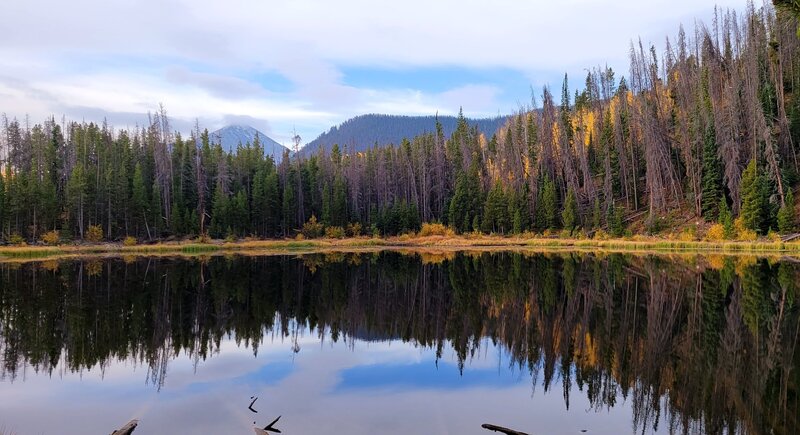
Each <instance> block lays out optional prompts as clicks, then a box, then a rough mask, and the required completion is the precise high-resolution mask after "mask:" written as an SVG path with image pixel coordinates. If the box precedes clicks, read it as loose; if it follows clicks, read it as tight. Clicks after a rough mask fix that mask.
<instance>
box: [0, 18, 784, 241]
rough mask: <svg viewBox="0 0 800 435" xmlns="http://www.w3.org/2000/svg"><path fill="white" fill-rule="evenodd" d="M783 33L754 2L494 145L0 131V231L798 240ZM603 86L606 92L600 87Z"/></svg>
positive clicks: (553, 101) (142, 236)
mask: <svg viewBox="0 0 800 435" xmlns="http://www.w3.org/2000/svg"><path fill="white" fill-rule="evenodd" d="M797 24H798V23H797V19H796V18H795V16H794V15H793V14H792V13H790V12H788V11H785V10H783V9H779V10H777V11H776V10H775V9H774V8H773V7H772V6H771V5H765V6H764V7H761V8H756V7H755V6H753V5H752V4H750V5H749V6H748V7H747V9H746V10H744V11H743V12H737V11H735V10H717V12H716V14H715V19H714V20H713V23H711V24H710V25H705V24H702V23H700V24H697V25H696V26H695V27H694V29H691V30H688V31H687V30H686V29H684V28H683V27H680V28H679V29H678V31H677V34H675V35H673V36H671V37H670V38H667V40H666V42H665V44H664V47H663V49H657V48H656V46H655V45H649V46H648V45H645V44H643V43H642V42H641V40H637V41H634V42H632V43H631V45H630V47H629V53H630V69H629V71H628V75H627V76H621V75H619V74H618V72H616V71H613V70H611V69H610V68H606V67H597V68H593V69H592V70H591V71H589V72H588V73H587V75H586V77H585V80H584V81H583V84H582V89H580V90H575V91H574V92H573V91H571V88H570V82H569V81H568V78H567V77H566V75H565V77H564V81H563V85H562V87H561V90H560V92H559V93H556V95H553V92H552V91H551V90H550V89H549V88H548V87H545V88H544V89H543V90H542V92H541V95H540V97H537V98H536V99H534V100H533V101H531V103H530V106H528V107H521V108H520V109H519V110H518V112H517V113H515V114H514V115H512V116H510V117H509V118H508V119H507V121H506V123H505V125H503V126H502V127H501V128H500V129H498V130H497V132H496V133H494V134H491V135H489V134H484V133H482V132H481V131H480V130H479V129H478V128H477V127H476V126H474V125H470V123H469V122H468V121H467V120H466V119H465V118H464V117H463V116H462V115H460V116H459V118H458V120H457V125H456V127H455V129H454V131H453V132H452V134H449V135H446V134H445V133H444V130H443V128H442V124H441V123H440V122H438V121H437V120H435V119H434V120H433V125H432V126H431V128H430V132H429V133H424V134H421V135H419V136H416V137H412V138H408V139H404V140H402V141H401V142H400V143H397V144H380V145H375V146H372V147H370V148H369V149H366V150H363V151H356V150H352V151H350V150H348V149H347V147H339V146H333V147H331V148H330V149H329V150H328V149H325V148H322V147H320V148H318V149H316V150H311V152H308V153H300V154H299V155H296V156H292V157H291V158H289V156H284V158H283V159H282V161H281V162H280V164H276V163H275V162H274V161H273V160H272V158H271V157H267V156H265V153H264V149H263V146H262V144H261V143H260V141H259V140H254V141H253V143H245V144H241V145H240V146H239V147H237V149H235V150H234V151H232V152H226V151H224V150H223V148H222V147H221V146H220V144H218V143H213V141H212V140H211V139H210V137H209V134H208V132H207V130H203V129H201V128H200V126H197V127H196V128H195V129H194V130H193V131H192V132H190V133H189V134H188V135H184V134H181V133H180V132H176V131H173V129H172V128H171V126H170V119H169V116H168V114H167V111H166V109H165V108H164V107H163V106H162V107H160V108H159V110H158V111H156V112H155V113H153V114H151V116H150V117H149V119H150V121H149V123H148V125H144V126H140V127H137V128H133V129H129V130H126V129H115V128H114V127H113V126H111V125H108V124H107V123H100V124H97V123H86V122H74V121H69V120H65V119H61V120H57V119H56V118H55V117H51V118H50V119H47V120H44V121H43V122H41V123H34V124H32V123H31V122H30V121H29V120H28V119H27V118H26V119H23V120H21V121H20V120H18V119H9V118H8V117H5V116H4V117H3V119H2V134H0V145H1V148H0V157H1V158H2V171H1V172H2V176H1V177H0V228H2V230H0V234H1V236H0V237H2V239H3V240H4V241H6V242H11V243H22V242H25V241H38V240H44V241H48V240H49V241H51V242H52V241H53V240H90V241H100V240H122V239H125V238H133V239H134V240H135V239H138V240H158V239H164V238H170V237H172V238H185V237H204V238H205V237H212V238H238V237H248V236H249V237H259V238H272V237H291V236H295V235H297V234H298V233H302V234H304V235H307V236H312V237H313V236H314V235H321V234H325V231H326V228H327V230H330V231H328V232H327V233H328V234H329V235H332V236H342V235H344V234H349V235H357V234H368V235H379V236H384V235H393V234H401V233H405V232H410V231H416V230H419V229H420V227H421V225H422V224H423V223H440V224H443V225H447V226H449V227H450V228H452V230H453V231H455V232H456V233H468V232H484V233H495V234H511V233H514V234H517V233H523V232H536V233H543V232H558V231H561V232H562V233H564V232H566V233H567V235H569V236H572V235H574V234H577V233H580V234H588V233H589V232H598V231H601V230H602V231H603V232H606V233H609V234H611V235H613V236H622V235H624V234H626V233H629V232H630V231H631V229H630V228H626V226H628V225H629V223H630V222H631V221H630V219H628V218H629V217H631V216H642V218H641V225H640V227H637V228H636V229H635V230H636V231H637V232H643V233H651V234H658V233H659V232H660V231H662V230H663V229H664V228H666V227H669V226H670V225H673V224H675V223H676V222H679V221H693V222H694V221H702V222H707V223H709V224H714V225H712V226H711V229H709V232H711V231H712V230H713V231H714V232H715V234H716V236H717V237H719V238H725V239H732V238H750V239H752V238H755V237H757V236H758V235H767V234H768V233H771V232H780V233H792V232H794V231H796V218H795V214H796V211H795V201H794V193H795V192H794V189H795V187H796V185H797V184H798V179H799V177H798V173H799V172H798V169H800V166H798V165H799V163H798V156H797V154H798V150H797V144H798V142H800V38H798V34H797V28H798V25H797ZM618 76H619V78H617V77H618Z"/></svg>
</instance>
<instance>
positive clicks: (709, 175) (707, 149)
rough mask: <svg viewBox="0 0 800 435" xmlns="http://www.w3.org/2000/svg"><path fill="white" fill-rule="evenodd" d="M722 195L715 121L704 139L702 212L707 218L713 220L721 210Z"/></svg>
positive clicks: (708, 128) (707, 129)
mask: <svg viewBox="0 0 800 435" xmlns="http://www.w3.org/2000/svg"><path fill="white" fill-rule="evenodd" d="M721 195H722V168H721V164H720V161H719V157H718V156H717V142H716V134H715V132H714V125H713V123H712V124H711V125H709V126H708V127H707V128H706V133H705V138H704V141H703V196H702V212H703V217H704V218H705V219H706V220H709V221H713V220H714V219H716V218H717V212H718V211H719V201H718V198H719V197H720V196H721Z"/></svg>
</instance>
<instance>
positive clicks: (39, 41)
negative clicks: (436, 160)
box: [0, 0, 746, 143]
mask: <svg viewBox="0 0 800 435" xmlns="http://www.w3.org/2000/svg"><path fill="white" fill-rule="evenodd" d="M717 5H719V6H721V7H733V8H736V9H739V10H743V9H744V7H745V6H746V3H745V1H742V0H737V1H734V0H720V1H719V2H717ZM713 8H714V3H712V2H705V1H698V0H648V1H633V0H623V1H610V0H561V1H551V0H536V1H533V0H529V1H520V0H493V1H491V2H489V1H474V0H441V1H431V0H406V1H403V2H391V3H389V2H380V1H374V0H369V1H367V0H338V1H319V2H312V1H306V0H291V1H290V0H278V1H267V0H228V1H217V0H191V1H189V0H159V1H138V0H113V1H100V0H72V1H69V2H60V1H55V0H9V1H7V2H5V4H4V5H3V18H2V20H0V35H2V36H0V112H5V113H7V114H8V115H9V116H16V117H20V118H21V117H23V116H25V115H26V114H28V115H30V116H31V118H32V119H33V120H36V121H38V120H41V119H44V117H46V116H49V115H51V114H53V115H55V116H56V117H61V116H62V115H64V116H66V117H68V118H70V119H78V120H80V119H85V120H87V121H91V120H102V118H104V117H105V118H108V120H109V121H110V122H111V123H113V124H114V125H117V126H119V127H124V126H133V125H134V124H136V123H137V122H138V123H142V122H144V121H145V120H146V114H147V112H148V111H154V110H156V108H157V107H158V104H159V103H160V102H161V103H164V105H165V106H166V108H167V111H168V113H169V114H170V116H171V117H172V118H173V119H174V123H173V124H174V125H175V126H176V128H181V129H188V128H190V126H191V125H193V123H194V119H195V118H197V119H199V120H200V122H201V125H202V126H203V127H208V128H209V129H215V128H218V127H220V126H222V125H224V124H226V123H230V122H232V121H236V122H247V123H249V124H250V125H253V126H254V127H256V128H260V129H268V130H269V132H268V134H270V135H271V136H272V137H274V138H275V139H276V140H278V141H279V142H284V143H288V138H289V136H290V133H291V131H292V130H293V129H295V128H296V129H297V131H298V132H299V133H300V134H301V136H303V138H304V140H311V139H313V138H314V137H315V136H316V135H318V134H319V133H320V132H322V131H323V130H327V129H328V128H329V127H330V126H331V125H334V124H338V123H340V122H342V121H344V120H346V119H347V118H350V117H352V116H355V115H359V114H363V113H371V112H380V113H392V114H425V115H428V114H433V113H435V112H437V111H438V112H439V113H444V114H451V113H456V112H457V111H458V109H459V107H460V106H463V108H464V111H465V113H466V114H468V115H470V116H495V115H497V114H498V113H508V112H510V111H512V110H514V109H515V108H517V107H518V106H519V104H526V103H527V102H528V101H530V86H533V87H534V88H535V90H536V92H537V93H538V92H540V88H541V86H543V85H545V84H550V85H552V86H560V77H562V76H563V74H564V73H565V72H568V73H569V74H570V76H571V77H572V78H573V80H572V81H571V83H572V86H573V87H575V86H577V85H578V84H580V83H581V82H582V81H583V75H585V69H586V68H591V67H594V66H598V65H605V64H608V65H609V66H612V67H613V68H614V69H615V70H617V72H618V74H617V75H618V76H620V75H627V53H628V47H629V44H630V41H631V40H632V39H635V38H637V37H639V36H641V37H642V39H643V40H644V41H645V42H646V43H649V42H652V43H655V44H656V45H657V46H658V47H659V48H660V47H663V42H664V38H665V37H666V36H667V35H673V34H675V33H676V31H677V27H678V25H679V24H681V23H682V24H683V25H684V26H686V27H687V28H691V27H692V26H693V25H694V21H695V20H704V21H706V22H710V20H711V17H712V16H713ZM387 76H391V78H392V79H391V80H382V78H384V77H387Z"/></svg>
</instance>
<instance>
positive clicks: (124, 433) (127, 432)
mask: <svg viewBox="0 0 800 435" xmlns="http://www.w3.org/2000/svg"><path fill="white" fill-rule="evenodd" d="M138 425H139V420H135V419H134V420H131V421H129V422H128V424H126V425H125V426H122V427H121V428H119V429H117V430H115V431H114V432H111V435H131V434H132V433H133V431H134V429H136V426H138Z"/></svg>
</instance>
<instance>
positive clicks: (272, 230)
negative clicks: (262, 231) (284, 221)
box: [264, 170, 281, 237]
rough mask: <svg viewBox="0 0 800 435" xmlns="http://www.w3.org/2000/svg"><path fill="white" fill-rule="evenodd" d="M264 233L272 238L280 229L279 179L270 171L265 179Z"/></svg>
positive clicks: (274, 172) (276, 174)
mask: <svg viewBox="0 0 800 435" xmlns="http://www.w3.org/2000/svg"><path fill="white" fill-rule="evenodd" d="M264 196H265V203H266V211H265V215H266V232H267V236H268V237H274V236H275V235H276V234H278V231H280V228H281V198H280V179H279V178H278V173H277V172H276V171H275V170H272V171H270V173H269V175H268V176H267V179H266V191H265V194H264Z"/></svg>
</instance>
